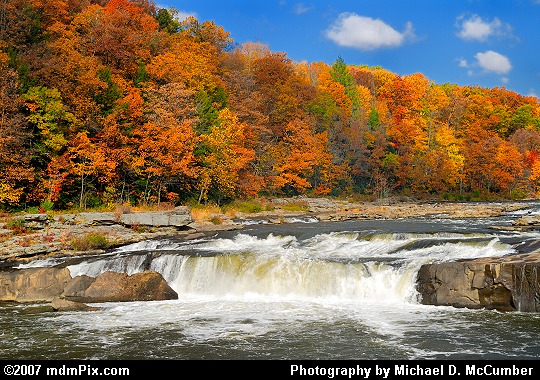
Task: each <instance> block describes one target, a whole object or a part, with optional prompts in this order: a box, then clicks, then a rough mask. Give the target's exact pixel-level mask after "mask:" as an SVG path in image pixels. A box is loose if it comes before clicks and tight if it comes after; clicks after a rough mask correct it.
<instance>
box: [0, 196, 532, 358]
mask: <svg viewBox="0 0 540 380" xmlns="http://www.w3.org/2000/svg"><path fill="white" fill-rule="evenodd" d="M538 212H540V205H539V204H536V203H531V204H530V208H529V209H526V210H521V211H518V212H513V213H509V214H508V215H503V216H500V217H496V218H480V219H479V218H470V219H446V218H444V216H443V215H441V216H438V217H430V218H415V219H396V220H356V221H347V222H331V223H326V222H316V221H315V220H314V219H309V218H307V219H298V220H294V221H291V223H288V224H281V225H265V224H262V223H261V224H257V223H253V224H250V225H246V227H245V228H244V229H241V230H237V231H226V232H218V233H215V234H212V235H208V236H206V237H203V238H200V239H195V240H177V239H173V238H170V239H159V240H149V241H144V242H141V243H137V244H132V245H127V246H124V247H120V248H118V249H115V250H114V251H111V252H110V253H108V254H104V255H100V256H96V257H89V258H85V259H84V260H83V261H76V262H75V261H74V262H73V263H71V262H69V263H64V265H67V267H68V268H69V270H70V272H71V274H72V276H77V275H80V274H86V275H89V276H93V277H94V276H97V275H99V274H100V273H102V272H105V271H109V270H112V271H118V272H126V273H128V274H133V273H136V272H140V271H143V270H145V269H151V270H155V271H158V272H159V273H161V274H162V275H163V277H164V278H165V280H166V281H167V282H168V283H169V285H170V286H171V287H172V288H173V289H174V290H175V291H176V292H177V293H178V295H179V298H178V300H170V301H151V302H123V303H103V304H93V305H92V306H97V307H99V310H98V311H88V312H81V311H77V312H53V311H50V308H49V307H48V306H47V305H42V304H15V303H6V304H2V305H1V306H0V359H32V360H34V359H36V360H41V359H62V360H63V359H111V360H118V359H120V360H124V359H125V360H138V359H144V360H152V359H179V360H195V359H239V360H243V359H278V360H279V359H298V360H313V359H344V360H352V359H381V360H388V359H452V360H453V359H490V360H496V359H538V358H540V341H539V340H538V336H540V315H539V314H537V313H521V312H507V313H503V312H498V311H494V310H469V309H458V308H452V307H441V306H427V305H422V304H421V303H420V302H419V298H418V294H417V292H416V290H415V280H416V275H417V272H418V269H419V268H420V266H421V265H422V264H425V263H430V262H437V261H445V260H455V259H460V258H476V257H488V256H503V255H509V254H513V253H518V252H525V251H528V250H532V249H535V247H537V244H538V243H539V242H540V233H539V232H536V231H530V232H518V231H504V230H501V229H497V228H493V226H508V225H510V224H511V222H512V220H514V219H516V218H518V217H520V216H521V215H523V214H525V213H528V214H532V213H538ZM58 264H62V262H61V260H58V259H54V260H53V259H49V260H38V261H34V262H31V264H29V265H31V266H52V265H58Z"/></svg>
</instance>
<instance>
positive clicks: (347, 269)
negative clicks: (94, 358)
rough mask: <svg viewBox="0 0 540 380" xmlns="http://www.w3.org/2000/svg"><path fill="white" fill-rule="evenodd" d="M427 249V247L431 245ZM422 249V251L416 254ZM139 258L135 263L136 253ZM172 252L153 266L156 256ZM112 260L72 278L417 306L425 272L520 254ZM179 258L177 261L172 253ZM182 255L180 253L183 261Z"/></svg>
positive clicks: (232, 252)
mask: <svg viewBox="0 0 540 380" xmlns="http://www.w3.org/2000/svg"><path fill="white" fill-rule="evenodd" d="M423 242H426V243H423ZM415 244H416V245H418V244H420V245H419V247H418V248H415ZM130 251H131V252H133V253H137V252H139V254H133V255H127V253H129V252H130ZM141 251H145V252H148V251H150V252H160V251H167V252H166V253H163V254H161V255H158V256H157V257H155V258H152V259H151V263H150V265H149V267H148V266H146V267H145V266H144V264H145V263H148V255H149V254H148V253H145V254H140V252H141ZM118 252H119V253H122V255H118V256H109V257H106V258H103V259H99V260H95V261H86V262H82V263H80V264H76V265H72V266H69V267H68V268H69V270H70V271H71V275H72V276H73V277H74V276H77V275H82V274H86V275H89V276H91V277H96V276H97V275H99V274H100V273H103V272H105V271H116V272H125V273H128V274H133V273H137V272H141V271H143V270H145V269H151V270H154V271H157V272H159V273H161V274H162V275H163V277H164V278H165V280H166V281H167V282H168V283H169V285H170V286H171V287H172V288H173V289H174V290H175V291H176V292H177V293H178V294H179V296H180V297H181V298H184V297H187V296H214V297H225V298H230V297H233V298H236V299H252V298H257V297H259V298H260V297H268V298H269V299H288V300H307V301H317V302H321V301H323V300H324V301H346V302H351V301H354V302H359V301H362V300H363V301H370V302H374V301H375V302H391V303H396V302H413V303H414V302H416V296H417V294H416V291H415V279H416V273H417V271H418V269H419V268H420V266H421V265H422V264H425V263H428V262H433V261H443V260H455V259H459V258H473V257H487V256H501V255H505V254H509V253H512V252H513V249H512V248H511V247H510V246H508V245H506V244H503V243H501V242H500V241H499V239H498V238H497V237H487V236H485V235H482V234H472V235H465V234H456V233H436V234H417V233H414V234H411V233H399V234H377V235H368V236H364V237H362V236H360V235H359V233H355V232H330V233H325V234H319V235H315V236H314V237H311V238H309V239H306V240H298V239H297V238H296V237H295V236H292V235H285V236H278V235H274V234H272V233H270V234H268V235H267V236H266V237H262V238H261V237H257V236H251V235H248V234H245V233H239V234H237V235H236V236H235V237H232V238H213V239H201V240H196V241H191V242H180V243H173V242H169V241H161V242H158V241H150V242H142V243H137V244H133V245H130V246H128V247H123V248H122V249H119V250H118ZM171 252H172V253H171ZM174 252H178V253H177V254H175V253H174Z"/></svg>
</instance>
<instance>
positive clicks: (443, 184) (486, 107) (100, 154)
mask: <svg viewBox="0 0 540 380" xmlns="http://www.w3.org/2000/svg"><path fill="white" fill-rule="evenodd" d="M176 15H177V11H176V10H175V9H174V8H171V9H168V10H167V9H163V8H159V7H158V6H157V5H156V4H154V3H152V2H151V1H149V0H134V1H128V0H110V1H107V0H2V1H1V2H0V209H3V210H21V209H24V208H27V207H30V206H34V207H35V206H38V205H42V204H44V202H48V203H49V204H53V205H54V207H55V208H67V207H82V208H84V207H97V206H100V205H105V204H113V203H116V204H118V203H129V204H133V205H136V204H158V203H160V202H169V203H172V204H180V203H182V202H186V201H191V202H199V203H206V202H215V203H218V204H222V203H224V202H229V201H231V200H234V199H242V198H250V197H257V196H292V195H303V194H305V195H313V196H324V195H332V196H350V195H354V194H356V195H361V196H365V197H371V198H372V199H377V198H382V197H386V196H392V195H405V196H418V197H423V196H429V197H437V198H440V199H443V198H444V199H494V198H495V199H503V198H521V197H528V196H534V195H535V194H536V191H537V185H538V184H539V183H540V104H539V102H538V99H537V98H536V97H527V96H523V95H520V94H518V93H515V92H512V91H509V90H507V89H505V88H502V87H498V88H482V87H478V86H458V85H455V84H451V83H433V82H432V81H430V80H429V79H428V78H427V77H425V76H424V75H423V74H421V73H414V74H411V75H405V76H403V75H397V74H394V73H392V72H390V71H388V70H385V69H384V68H382V67H368V66H365V65H353V64H349V63H347V62H344V60H343V59H342V58H341V57H336V60H335V62H333V63H332V64H327V63H323V62H311V63H308V62H293V61H292V60H291V59H289V58H288V57H287V54H286V53H285V52H274V51H271V50H270V49H269V47H268V46H267V45H265V44H264V43H261V42H252V43H245V44H237V43H236V42H235V41H234V40H233V39H232V38H231V36H230V33H228V32H227V31H226V30H224V29H223V28H222V27H220V26H218V25H216V24H215V23H214V22H212V21H204V22H202V21H200V20H197V19H195V18H192V17H191V18H187V19H185V20H183V21H178V19H177V18H176V17H175V16H176Z"/></svg>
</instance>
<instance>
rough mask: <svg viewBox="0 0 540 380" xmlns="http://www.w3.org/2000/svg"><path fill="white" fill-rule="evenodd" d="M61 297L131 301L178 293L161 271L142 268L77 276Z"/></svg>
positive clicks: (158, 297) (176, 296)
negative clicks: (93, 275)
mask: <svg viewBox="0 0 540 380" xmlns="http://www.w3.org/2000/svg"><path fill="white" fill-rule="evenodd" d="M61 298H63V299H66V300H68V301H74V302H88V303H97V302H130V301H161V300H170V299H178V294H177V293H176V292H175V291H174V290H173V289H172V288H171V287H170V286H169V284H167V282H166V281H165V280H164V279H163V277H162V276H161V274H159V273H158V272H155V271H144V272H142V273H135V274H133V275H131V276H128V275H127V274H126V273H117V272H105V273H102V274H100V275H99V276H98V277H96V278H95V279H93V278H91V277H88V276H77V277H75V278H74V279H73V280H72V281H71V282H70V283H68V284H67V285H66V287H65V291H64V292H63V293H62V295H61Z"/></svg>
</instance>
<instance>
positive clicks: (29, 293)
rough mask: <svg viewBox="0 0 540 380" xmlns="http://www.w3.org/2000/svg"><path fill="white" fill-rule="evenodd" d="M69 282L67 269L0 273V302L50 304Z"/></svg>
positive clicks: (36, 269)
mask: <svg viewBox="0 0 540 380" xmlns="http://www.w3.org/2000/svg"><path fill="white" fill-rule="evenodd" d="M70 280H71V275H70V272H69V270H68V269H67V268H26V269H11V270H5V271H0V301H16V302H50V301H52V300H53V299H54V298H55V297H58V296H59V295H60V294H62V292H63V291H64V287H65V286H66V284H67V283H68V282H69V281H70Z"/></svg>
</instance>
